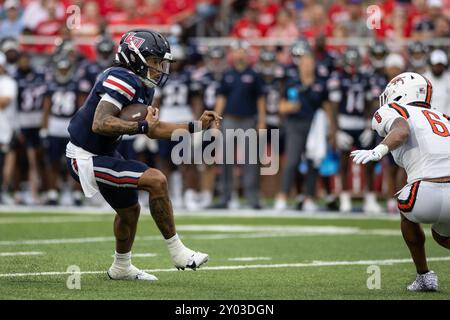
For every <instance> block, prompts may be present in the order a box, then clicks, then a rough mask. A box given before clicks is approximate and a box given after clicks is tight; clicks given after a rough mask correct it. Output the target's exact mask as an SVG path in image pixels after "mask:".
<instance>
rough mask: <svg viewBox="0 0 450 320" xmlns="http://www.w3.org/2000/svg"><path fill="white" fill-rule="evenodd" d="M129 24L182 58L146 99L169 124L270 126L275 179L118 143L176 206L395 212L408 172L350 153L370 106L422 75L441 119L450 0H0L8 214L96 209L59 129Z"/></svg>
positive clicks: (367, 136)
mask: <svg viewBox="0 0 450 320" xmlns="http://www.w3.org/2000/svg"><path fill="white" fill-rule="evenodd" d="M133 28H150V29H154V30H157V31H160V32H161V33H163V34H165V35H166V36H167V37H168V40H169V42H170V44H171V47H172V52H173V54H174V56H175V59H176V60H177V62H176V63H174V64H173V65H172V67H171V77H170V79H169V81H168V83H167V84H166V86H165V87H163V88H162V89H158V90H157V92H156V94H155V99H154V103H153V105H154V106H158V107H160V108H161V118H162V120H164V121H175V122H179V121H189V120H191V119H192V118H196V117H198V116H199V115H200V114H201V112H202V111H203V110H205V109H209V110H214V109H216V110H217V108H219V109H220V110H222V111H223V115H224V123H223V125H224V128H234V129H236V128H243V129H249V128H260V129H262V128H267V129H279V137H280V141H279V150H274V152H275V153H276V154H273V153H272V154H270V156H271V157H276V156H279V159H280V170H279V171H278V173H277V174H276V175H268V176H262V175H259V171H258V167H259V165H256V166H239V165H235V166H234V165H231V166H230V165H226V166H224V165H206V164H201V165H181V166H176V165H174V164H173V163H172V161H171V157H170V154H171V150H172V148H173V145H174V143H172V142H170V141H152V140H149V139H147V138H145V137H123V140H122V143H121V145H120V152H121V153H122V154H123V156H124V157H125V158H127V159H137V160H140V161H143V162H145V163H147V164H148V165H150V166H153V167H156V168H159V169H160V170H162V171H163V172H164V173H165V174H166V175H167V176H168V177H169V185H170V192H171V196H172V202H173V205H174V207H175V208H177V209H186V210H190V211H195V210H202V209H209V208H220V209H226V208H228V209H239V208H249V207H250V208H253V209H262V208H264V209H274V210H277V212H278V211H279V212H281V211H283V210H288V209H290V210H303V211H308V212H316V211H323V210H326V211H330V210H336V211H340V212H353V211H363V212H366V213H370V214H395V213H396V212H397V209H396V201H395V200H394V194H395V193H396V192H397V191H398V190H400V189H401V188H402V187H403V185H404V184H405V183H406V176H405V173H404V172H403V170H402V169H401V168H399V167H398V166H397V165H396V164H395V163H394V162H393V160H392V158H389V157H386V158H385V159H383V161H382V162H380V163H377V164H376V165H374V166H369V167H367V168H363V167H360V166H357V165H352V164H351V162H350V161H349V157H348V155H349V152H350V151H351V150H353V149H356V148H371V147H372V146H375V145H376V143H379V142H380V140H378V138H377V137H376V136H375V135H374V132H373V131H372V130H371V125H370V123H371V118H372V115H373V112H374V111H375V110H376V109H377V108H378V107H379V102H378V101H379V95H380V94H381V93H382V92H383V90H384V87H385V86H386V84H387V82H388V81H389V80H390V79H392V78H393V77H395V76H396V75H398V74H399V73H401V72H404V71H414V72H418V73H421V74H423V75H425V76H426V77H427V78H428V79H430V81H431V82H432V84H433V100H432V106H433V107H434V108H436V109H439V110H440V111H443V112H444V113H447V114H449V113H450V110H448V109H450V75H449V73H448V52H449V46H450V0H410V1H408V0H402V1H394V0H386V1H361V0H339V1H316V0H303V1H300V0H297V1H283V0H278V1H277V0H260V1H251V0H250V1H248V0H247V1H244V0H234V1H233V0H225V1H220V0H172V1H171V0H127V1H117V0H108V1H106V0H99V1H76V0H74V1H70V0H66V1H57V0H28V1H27V0H23V1H18V0H17V1H16V0H6V1H0V50H1V52H2V53H3V54H2V55H0V136H1V138H0V172H1V173H0V187H1V189H0V191H1V192H0V203H1V204H2V205H4V206H8V207H11V206H18V205H26V206H36V205H49V206H50V205H53V206H56V205H60V206H73V205H76V206H99V207H101V206H104V202H103V201H102V200H101V199H93V200H89V201H87V200H86V199H84V197H83V196H82V194H81V192H80V189H79V186H76V185H75V184H74V183H73V181H72V179H71V178H70V176H69V175H68V172H67V170H66V167H65V145H66V144H67V141H68V140H67V139H68V133H67V130H66V127H64V126H65V124H64V123H67V121H68V119H70V117H71V116H72V115H73V114H74V113H75V112H76V110H77V109H78V108H80V107H82V105H83V101H84V99H86V97H87V95H88V94H89V93H90V89H91V88H92V86H93V84H94V83H95V80H96V78H97V76H98V74H99V73H101V72H102V71H103V70H104V69H106V68H108V67H110V66H112V64H113V60H114V58H115V50H116V45H117V44H118V42H119V40H120V37H121V35H122V34H123V33H124V32H127V31H128V30H130V29H133ZM247 89H248V90H247ZM255 106H257V107H255ZM261 108H264V109H265V111H264V112H263V111H262V109H261ZM270 137H272V135H269V140H268V142H267V144H266V145H265V147H264V148H265V149H267V150H270V146H271V143H273V141H271V139H270ZM197 140H198V139H197ZM194 147H196V148H200V149H201V150H203V149H205V148H207V144H205V143H204V142H202V141H196V142H194ZM244 151H245V148H242V150H240V149H239V148H238V149H237V150H236V158H239V155H240V154H241V153H242V152H244ZM264 163H265V162H264ZM261 165H262V164H261ZM146 202H147V201H146V200H145V201H143V204H145V203H146Z"/></svg>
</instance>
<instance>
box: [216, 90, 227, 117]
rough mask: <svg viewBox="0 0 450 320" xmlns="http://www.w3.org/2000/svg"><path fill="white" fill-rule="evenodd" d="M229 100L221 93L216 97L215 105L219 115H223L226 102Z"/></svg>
mask: <svg viewBox="0 0 450 320" xmlns="http://www.w3.org/2000/svg"><path fill="white" fill-rule="evenodd" d="M226 102H227V98H225V96H224V95H222V94H219V95H218V96H217V99H216V105H215V107H214V111H215V112H216V113H217V114H218V115H219V116H222V115H223V111H224V109H225V104H226Z"/></svg>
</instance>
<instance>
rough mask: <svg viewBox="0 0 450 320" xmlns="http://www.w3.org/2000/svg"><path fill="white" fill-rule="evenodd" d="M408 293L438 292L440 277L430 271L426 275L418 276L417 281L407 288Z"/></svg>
mask: <svg viewBox="0 0 450 320" xmlns="http://www.w3.org/2000/svg"><path fill="white" fill-rule="evenodd" d="M406 289H408V291H414V292H425V291H437V289H438V277H437V274H436V273H434V271H428V272H427V273H424V274H418V275H417V277H416V280H414V282H413V283H411V284H410V285H409V286H407V287H406Z"/></svg>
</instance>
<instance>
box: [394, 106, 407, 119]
mask: <svg viewBox="0 0 450 320" xmlns="http://www.w3.org/2000/svg"><path fill="white" fill-rule="evenodd" d="M389 107H391V108H392V109H394V110H395V111H397V112H398V113H399V114H400V115H401V116H402V117H403V118H405V119H408V118H409V113H408V110H406V109H405V108H403V107H401V106H399V105H398V104H396V103H390V104H389Z"/></svg>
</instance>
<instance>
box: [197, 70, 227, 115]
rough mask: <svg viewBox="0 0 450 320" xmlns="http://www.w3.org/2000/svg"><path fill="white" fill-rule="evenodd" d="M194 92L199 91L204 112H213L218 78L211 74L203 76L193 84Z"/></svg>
mask: <svg viewBox="0 0 450 320" xmlns="http://www.w3.org/2000/svg"><path fill="white" fill-rule="evenodd" d="M193 86H194V90H195V91H199V92H200V93H201V95H202V98H203V106H204V108H205V109H206V110H214V107H215V105H216V98H217V90H218V89H219V86H220V78H218V77H217V76H215V75H214V73H212V72H209V71H208V72H206V73H205V74H203V75H202V76H201V77H200V78H199V79H198V80H197V81H196V82H195V83H194V84H193Z"/></svg>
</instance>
